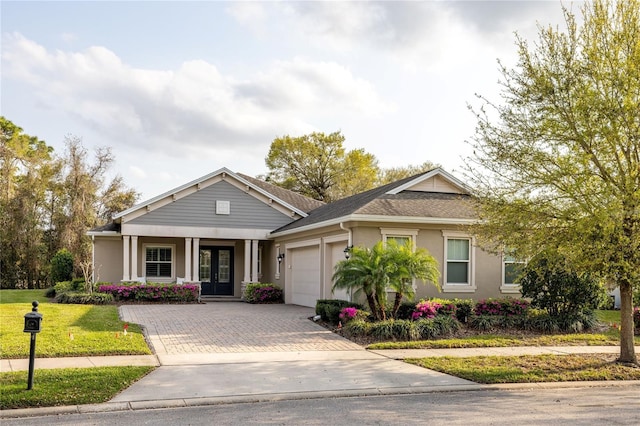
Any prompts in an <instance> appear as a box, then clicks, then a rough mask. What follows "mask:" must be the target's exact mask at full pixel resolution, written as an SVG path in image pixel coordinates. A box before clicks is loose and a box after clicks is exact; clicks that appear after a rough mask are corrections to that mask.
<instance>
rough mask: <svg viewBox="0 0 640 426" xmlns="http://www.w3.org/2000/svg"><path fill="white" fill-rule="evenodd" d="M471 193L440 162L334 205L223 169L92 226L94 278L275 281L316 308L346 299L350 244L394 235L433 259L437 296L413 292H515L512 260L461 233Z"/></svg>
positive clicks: (206, 289) (208, 285)
mask: <svg viewBox="0 0 640 426" xmlns="http://www.w3.org/2000/svg"><path fill="white" fill-rule="evenodd" d="M469 198H470V193H469V190H468V189H467V188H466V186H465V185H464V183H463V182H461V181H460V180H458V179H457V178H455V177H454V176H452V175H451V174H449V173H447V172H446V171H444V170H442V169H441V168H436V169H433V170H431V171H428V172H425V173H422V174H419V175H416V176H412V177H409V178H405V179H401V180H399V181H397V182H393V183H390V184H387V185H384V186H381V187H379V188H375V189H372V190H369V191H366V192H363V193H360V194H357V195H354V196H351V197H348V198H344V199H342V200H338V201H335V202H332V203H329V204H324V203H322V202H319V201H316V200H313V199H310V198H307V197H304V196H302V195H300V194H297V193H294V192H292V191H288V190H286V189H283V188H280V187H277V186H274V185H272V184H269V183H268V182H264V181H262V180H259V179H255V178H252V177H250V176H246V175H244V174H240V173H234V172H232V171H230V170H228V169H226V168H223V169H220V170H217V171H215V172H213V173H211V174H209V175H207V176H204V177H202V178H200V179H196V180H194V181H193V182H189V183H187V184H185V185H183V186H180V187H178V188H175V189H173V190H171V191H168V192H166V193H164V194H161V195H159V196H157V197H155V198H152V199H150V200H148V201H145V202H142V203H140V204H138V205H136V206H134V207H131V208H130V209H127V210H125V211H122V212H120V213H118V214H116V215H115V216H114V217H113V222H112V223H109V224H107V225H105V226H103V227H99V228H95V229H92V230H91V231H90V232H89V235H90V236H91V238H92V241H93V267H94V280H96V281H109V282H120V281H149V282H178V283H183V282H196V283H200V285H201V292H202V295H203V296H207V295H211V296H221V297H225V296H227V297H228V296H233V297H240V296H241V295H242V290H243V288H244V285H245V284H246V283H249V282H271V283H275V284H278V285H280V286H281V287H282V288H283V289H284V294H285V303H291V304H298V305H304V306H315V303H316V300H317V299H329V298H340V299H349V297H350V295H348V294H346V293H344V292H336V293H335V294H333V293H332V291H331V287H332V281H331V276H332V273H333V268H334V265H335V264H336V262H338V261H339V260H342V259H344V258H345V249H346V248H348V247H350V246H352V245H360V246H366V247H371V246H373V245H374V244H375V243H376V242H377V241H380V240H383V241H386V240H388V239H395V240H398V241H407V240H408V241H410V242H411V244H413V245H414V246H416V247H424V248H426V249H427V250H429V252H430V253H431V254H432V255H433V256H434V257H435V258H436V259H437V260H438V262H439V264H440V268H441V282H440V285H441V287H442V293H439V292H438V291H437V289H436V288H435V287H434V286H431V285H426V286H424V285H417V286H416V290H417V292H416V295H417V298H424V297H443V298H454V297H457V298H473V299H482V298H486V297H500V296H505V295H513V296H518V295H519V294H520V292H519V288H518V286H517V285H516V284H514V283H513V273H512V272H513V269H514V266H515V264H514V260H513V259H510V258H508V257H504V256H496V255H492V254H489V253H488V252H485V251H484V250H482V249H481V248H480V247H478V246H476V243H475V240H474V238H473V236H472V235H470V234H468V233H467V232H466V231H465V227H466V226H467V225H469V224H470V223H471V222H472V221H473V220H474V214H473V211H472V209H471V207H470V205H469V203H468V201H469Z"/></svg>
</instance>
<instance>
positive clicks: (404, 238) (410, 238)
mask: <svg viewBox="0 0 640 426" xmlns="http://www.w3.org/2000/svg"><path fill="white" fill-rule="evenodd" d="M380 232H381V233H382V241H383V242H384V243H386V242H387V241H389V240H393V241H395V242H396V243H398V245H404V244H406V243H407V242H410V243H411V246H412V247H413V249H414V250H415V248H416V239H417V238H418V230H417V229H402V228H380Z"/></svg>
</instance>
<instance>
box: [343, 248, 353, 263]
mask: <svg viewBox="0 0 640 426" xmlns="http://www.w3.org/2000/svg"><path fill="white" fill-rule="evenodd" d="M352 248H353V245H350V246H347V247H346V248H345V249H344V250H343V251H344V257H345V258H346V259H347V260H349V258H350V257H351V249H352Z"/></svg>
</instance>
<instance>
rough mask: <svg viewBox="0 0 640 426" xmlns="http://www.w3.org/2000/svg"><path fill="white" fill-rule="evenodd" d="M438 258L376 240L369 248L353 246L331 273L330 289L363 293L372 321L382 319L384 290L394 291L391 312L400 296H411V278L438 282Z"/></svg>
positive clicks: (385, 294)
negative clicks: (331, 283) (347, 255)
mask: <svg viewBox="0 0 640 426" xmlns="http://www.w3.org/2000/svg"><path fill="white" fill-rule="evenodd" d="M438 277H439V271H438V264H437V261H436V260H435V259H434V258H433V257H432V256H431V255H430V254H429V253H428V252H427V251H426V250H424V249H416V250H415V251H414V250H413V248H412V247H411V246H405V245H399V244H397V243H396V242H395V241H393V240H390V241H388V242H387V244H385V243H384V242H382V241H378V242H377V243H376V244H375V245H374V246H373V247H372V248H364V247H353V248H352V249H351V250H350V256H349V259H346V260H341V261H339V262H338V263H337V264H336V266H335V270H334V273H333V277H332V279H333V282H334V284H333V289H334V290H335V289H346V290H350V291H354V293H355V294H356V295H364V297H365V298H366V300H367V304H368V305H369V309H370V310H371V314H372V315H373V318H374V319H375V320H380V321H382V320H385V319H386V310H387V291H389V290H391V291H395V293H396V295H395V301H394V305H393V311H392V312H393V315H394V316H395V315H396V314H397V312H398V309H399V307H400V303H401V301H402V298H403V297H404V296H405V295H407V296H409V297H413V296H412V295H413V294H414V291H413V287H412V281H413V279H421V280H423V281H430V282H432V283H434V284H435V285H438V284H437V283H438Z"/></svg>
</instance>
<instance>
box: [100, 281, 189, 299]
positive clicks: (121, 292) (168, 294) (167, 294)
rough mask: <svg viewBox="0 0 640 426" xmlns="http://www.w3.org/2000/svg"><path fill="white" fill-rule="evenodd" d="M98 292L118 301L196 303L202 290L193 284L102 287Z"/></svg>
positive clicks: (113, 285) (112, 285)
mask: <svg viewBox="0 0 640 426" xmlns="http://www.w3.org/2000/svg"><path fill="white" fill-rule="evenodd" d="M98 292H100V293H109V294H111V295H113V298H114V299H115V300H117V301H139V302H170V301H171V302H195V301H197V300H198V296H199V294H200V288H199V287H198V286H197V285H193V284H184V285H177V284H137V285H130V284H129V285H118V284H110V285H101V286H100V287H98Z"/></svg>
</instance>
